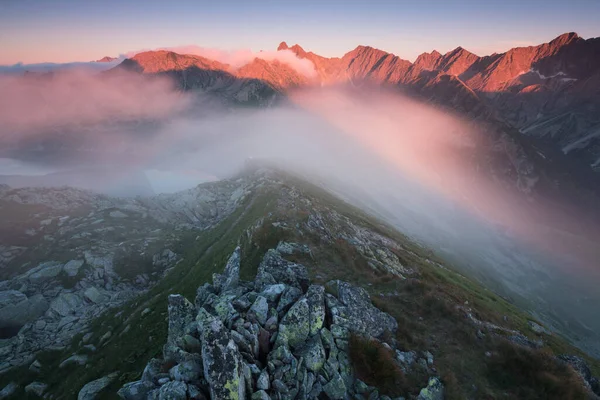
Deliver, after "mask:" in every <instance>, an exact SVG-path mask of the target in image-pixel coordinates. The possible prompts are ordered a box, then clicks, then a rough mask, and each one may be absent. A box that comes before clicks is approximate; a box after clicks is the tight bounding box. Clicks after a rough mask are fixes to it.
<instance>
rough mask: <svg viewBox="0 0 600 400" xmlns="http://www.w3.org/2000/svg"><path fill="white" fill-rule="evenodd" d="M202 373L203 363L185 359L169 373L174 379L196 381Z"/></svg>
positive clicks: (187, 381)
mask: <svg viewBox="0 0 600 400" xmlns="http://www.w3.org/2000/svg"><path fill="white" fill-rule="evenodd" d="M201 374H202V365H201V364H200V363H199V362H197V361H195V360H188V361H184V362H182V363H180V364H177V365H175V366H174V367H173V368H171V369H170V370H169V375H170V376H171V379H172V380H174V381H182V382H186V383H189V382H196V381H198V380H199V379H200V377H201Z"/></svg>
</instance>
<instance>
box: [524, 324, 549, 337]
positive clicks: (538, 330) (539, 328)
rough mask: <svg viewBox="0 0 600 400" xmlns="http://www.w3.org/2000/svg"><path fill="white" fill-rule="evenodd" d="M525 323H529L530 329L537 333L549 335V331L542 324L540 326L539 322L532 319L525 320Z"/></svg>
mask: <svg viewBox="0 0 600 400" xmlns="http://www.w3.org/2000/svg"><path fill="white" fill-rule="evenodd" d="M527 323H528V324H529V327H530V328H531V330H532V331H534V332H535V333H537V334H542V333H543V334H545V335H550V331H549V330H548V329H546V328H544V327H543V326H541V325H540V324H538V323H536V322H533V321H527Z"/></svg>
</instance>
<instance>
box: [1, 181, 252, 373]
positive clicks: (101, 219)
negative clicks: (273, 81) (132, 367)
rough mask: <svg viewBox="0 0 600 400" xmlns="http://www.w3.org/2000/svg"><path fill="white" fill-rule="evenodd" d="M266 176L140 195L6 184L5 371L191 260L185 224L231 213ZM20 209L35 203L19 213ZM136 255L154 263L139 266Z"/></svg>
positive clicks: (57, 344)
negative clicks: (183, 252) (185, 251)
mask: <svg viewBox="0 0 600 400" xmlns="http://www.w3.org/2000/svg"><path fill="white" fill-rule="evenodd" d="M257 184H258V182H257V181H256V180H249V179H236V180H231V181H227V180H226V181H222V182H219V183H218V184H213V183H208V184H205V185H200V186H198V187H196V188H194V189H190V190H186V191H183V192H180V193H178V194H177V195H166V194H165V195H159V196H153V197H146V198H138V199H132V198H116V197H106V196H102V195H97V194H94V193H92V192H88V191H85V190H77V189H73V188H18V189H15V188H9V187H6V186H2V187H1V188H0V201H1V202H2V204H3V205H5V206H3V208H2V210H0V219H2V220H3V221H5V222H6V224H5V225H6V226H11V228H10V230H9V231H8V232H6V231H5V230H3V229H0V373H1V372H4V371H6V370H8V369H11V368H13V367H15V366H20V365H24V364H28V363H31V361H32V357H34V356H35V353H36V352H38V351H40V350H42V349H46V348H48V347H52V348H54V349H60V348H63V347H65V346H67V345H68V344H70V342H71V340H72V338H73V337H74V336H75V335H76V334H78V333H82V332H83V333H85V332H86V331H87V329H89V326H90V322H91V321H93V320H94V319H95V318H97V317H98V316H99V315H101V314H102V313H103V312H105V311H106V310H109V309H114V308H116V307H119V306H121V305H123V304H124V303H125V302H126V301H128V300H130V299H132V298H134V297H135V296H137V295H139V294H141V293H144V292H145V291H146V290H148V289H149V288H150V287H152V286H153V285H154V284H155V283H156V282H157V281H159V280H160V279H161V278H162V277H164V276H165V275H166V273H168V271H169V270H170V269H171V268H173V267H174V266H175V265H176V264H177V263H178V262H179V261H180V260H181V256H180V255H179V254H176V253H175V252H173V251H172V250H171V248H173V247H172V245H173V244H174V243H176V242H177V241H178V240H180V238H181V235H182V234H184V233H185V232H188V231H189V230H191V229H196V228H200V229H205V228H208V227H210V226H212V225H213V224H215V223H217V222H218V221H221V220H222V219H223V218H225V217H227V216H228V215H229V214H230V213H232V212H233V211H234V210H235V209H236V208H237V207H238V206H239V204H240V202H242V201H243V200H244V199H245V197H246V195H247V194H248V193H249V192H250V190H251V188H252V187H253V185H257ZM12 209H20V210H21V209H22V210H27V212H25V211H24V212H25V214H24V215H21V216H19V218H17V219H14V220H13V218H14V217H13V214H14V213H12V212H11V211H10V210H12ZM25 220H26V221H27V224H28V225H27V229H25V228H24V227H23V228H21V226H22V224H23V221H25ZM21 229H23V230H24V232H20V230H21ZM24 238H25V239H24ZM124 238H126V239H127V240H126V241H124V240H123V239H124ZM92 239H93V240H92ZM50 253H51V254H53V257H52V258H51V259H50V260H51V261H49V260H48V254H50ZM232 262H233V261H232ZM237 263H238V265H237V268H239V259H238V260H237ZM130 265H143V266H144V267H143V269H141V270H139V271H136V272H135V273H132V272H131V268H129V266H130ZM232 267H233V266H232ZM225 284H226V285H235V284H236V282H226V283H225Z"/></svg>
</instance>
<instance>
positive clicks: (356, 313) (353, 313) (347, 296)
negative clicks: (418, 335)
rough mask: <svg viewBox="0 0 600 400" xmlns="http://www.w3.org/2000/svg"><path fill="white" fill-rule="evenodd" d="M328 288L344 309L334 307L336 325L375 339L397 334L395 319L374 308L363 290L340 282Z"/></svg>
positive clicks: (335, 282) (334, 282) (330, 283)
mask: <svg viewBox="0 0 600 400" xmlns="http://www.w3.org/2000/svg"><path fill="white" fill-rule="evenodd" d="M327 287H328V288H330V290H331V291H332V292H333V293H335V294H336V297H337V299H338V300H339V301H340V302H341V303H342V304H343V307H332V310H331V313H332V315H333V322H334V323H336V324H339V325H342V326H344V327H346V328H348V329H349V330H350V331H354V332H360V333H365V334H367V335H369V336H372V337H375V338H377V337H380V336H381V335H382V334H383V333H384V332H386V331H389V332H391V333H395V332H396V330H397V329H398V323H397V322H396V320H395V319H394V317H392V316H391V315H389V314H387V313H385V312H383V311H381V310H379V309H378V308H377V307H375V306H373V304H372V303H371V298H370V297H369V294H368V293H367V291H366V290H364V289H363V288H360V287H356V286H352V285H350V284H349V283H348V282H343V281H339V280H336V281H331V282H328V283H327Z"/></svg>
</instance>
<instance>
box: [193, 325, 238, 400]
mask: <svg viewBox="0 0 600 400" xmlns="http://www.w3.org/2000/svg"><path fill="white" fill-rule="evenodd" d="M202 362H203V366H204V377H205V379H206V380H207V382H208V384H209V388H210V396H211V398H213V399H243V398H245V389H246V387H245V386H246V385H245V382H244V378H243V372H242V370H241V363H242V357H241V355H240V353H239V351H238V348H237V346H236V345H235V343H234V341H233V339H232V338H231V335H230V333H229V331H228V330H227V329H226V328H225V326H224V325H223V323H222V322H221V321H220V320H218V319H213V320H212V321H209V322H208V323H207V324H206V325H205V326H204V328H203V329H202Z"/></svg>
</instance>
